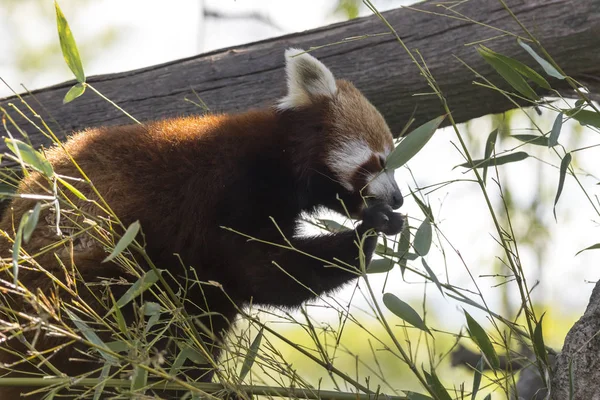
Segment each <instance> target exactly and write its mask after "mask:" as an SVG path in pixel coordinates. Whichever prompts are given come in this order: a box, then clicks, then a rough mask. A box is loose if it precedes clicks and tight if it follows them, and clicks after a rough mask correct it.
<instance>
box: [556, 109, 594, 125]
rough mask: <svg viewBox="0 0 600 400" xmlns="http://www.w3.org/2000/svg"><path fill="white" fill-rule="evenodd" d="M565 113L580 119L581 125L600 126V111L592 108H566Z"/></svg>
mask: <svg viewBox="0 0 600 400" xmlns="http://www.w3.org/2000/svg"><path fill="white" fill-rule="evenodd" d="M564 113H565V114H566V115H567V116H569V117H571V118H573V119H574V120H576V121H578V122H579V123H580V124H581V125H590V126H593V127H596V128H600V113H597V112H596V111H591V110H578V109H572V110H565V111H564Z"/></svg>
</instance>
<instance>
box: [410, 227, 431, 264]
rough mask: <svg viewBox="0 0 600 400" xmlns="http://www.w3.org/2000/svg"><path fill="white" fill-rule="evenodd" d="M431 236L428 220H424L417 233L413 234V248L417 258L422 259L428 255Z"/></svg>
mask: <svg viewBox="0 0 600 400" xmlns="http://www.w3.org/2000/svg"><path fill="white" fill-rule="evenodd" d="M432 234H433V232H432V228H431V222H429V218H425V219H424V220H423V222H421V225H420V226H419V228H418V229H417V233H415V238H414V241H413V248H414V249H415V252H416V253H417V254H418V255H419V256H421V257H423V256H425V255H427V253H429V249H430V248H431V240H432Z"/></svg>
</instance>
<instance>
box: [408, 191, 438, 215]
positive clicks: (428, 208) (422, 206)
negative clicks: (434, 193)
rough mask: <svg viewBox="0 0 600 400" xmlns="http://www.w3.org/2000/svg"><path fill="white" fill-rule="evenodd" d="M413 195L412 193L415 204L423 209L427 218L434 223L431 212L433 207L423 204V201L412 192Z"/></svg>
mask: <svg viewBox="0 0 600 400" xmlns="http://www.w3.org/2000/svg"><path fill="white" fill-rule="evenodd" d="M411 193H412V197H413V199H415V202H416V203H417V205H418V206H419V208H420V209H421V212H422V213H423V214H424V215H425V216H426V217H427V218H429V220H430V221H433V212H431V207H430V206H429V205H428V204H425V203H424V202H422V201H421V199H419V197H418V196H417V195H416V194H415V192H411Z"/></svg>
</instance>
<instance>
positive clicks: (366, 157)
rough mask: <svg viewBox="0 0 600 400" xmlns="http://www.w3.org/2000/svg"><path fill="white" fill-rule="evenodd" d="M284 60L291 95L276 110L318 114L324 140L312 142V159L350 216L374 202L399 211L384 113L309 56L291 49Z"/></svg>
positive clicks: (320, 132) (400, 197)
mask: <svg viewBox="0 0 600 400" xmlns="http://www.w3.org/2000/svg"><path fill="white" fill-rule="evenodd" d="M285 57H286V74H287V84H288V93H287V95H286V96H285V97H284V98H283V99H281V100H280V101H279V104H278V106H277V107H278V109H279V110H280V111H283V112H288V111H289V112H294V111H296V112H302V110H310V109H313V113H312V114H311V115H315V110H314V109H315V108H316V109H317V110H316V115H318V118H319V119H320V123H319V136H320V137H319V138H318V140H317V141H316V142H315V141H314V140H311V141H312V142H314V143H316V144H315V145H313V146H312V147H313V148H312V149H311V153H312V154H313V155H314V158H317V159H318V161H317V163H318V164H320V165H319V167H321V168H319V169H323V170H324V171H325V174H327V175H330V176H328V178H329V179H330V180H331V181H332V182H336V183H337V184H338V185H339V186H340V190H339V192H340V193H338V194H339V195H340V197H341V198H342V200H344V202H345V203H346V208H347V209H348V211H349V212H350V213H351V214H352V215H353V216H357V215H359V214H360V212H361V210H362V209H363V207H364V206H365V205H366V204H367V203H370V202H385V203H387V204H389V205H390V206H391V207H392V208H394V209H396V208H398V207H400V206H401V205H402V195H401V193H400V190H399V189H398V185H397V184H396V181H395V179H394V172H393V171H389V170H386V168H385V160H386V158H387V156H388V155H389V154H390V152H391V151H392V149H393V148H394V143H393V138H392V134H391V132H390V129H389V127H388V126H387V124H386V122H385V120H384V119H383V117H382V116H381V114H380V113H379V111H377V109H376V108H375V107H374V106H373V105H372V104H371V103H370V102H369V101H368V100H367V99H366V98H365V97H364V96H363V95H362V93H361V92H360V91H359V90H358V89H356V87H354V85H353V84H352V83H350V82H348V81H344V80H336V79H335V78H334V76H333V74H332V73H331V71H330V70H329V69H328V68H327V67H326V66H325V65H323V63H321V62H320V61H319V60H317V59H316V58H314V57H313V56H311V55H310V54H308V53H305V52H303V50H299V49H288V50H287V51H286V52H285ZM306 139H307V140H308V138H306ZM298 140H301V138H299V139H298ZM315 147H318V148H315ZM314 162H315V160H314V159H313V160H312V163H314ZM313 168H317V167H313ZM321 173H323V172H321ZM329 205H330V206H333V208H334V209H338V208H337V207H335V205H333V204H331V203H330V204H329Z"/></svg>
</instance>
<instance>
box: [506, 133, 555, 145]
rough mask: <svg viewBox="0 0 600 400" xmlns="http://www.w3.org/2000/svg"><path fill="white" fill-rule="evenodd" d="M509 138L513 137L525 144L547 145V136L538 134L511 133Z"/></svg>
mask: <svg viewBox="0 0 600 400" xmlns="http://www.w3.org/2000/svg"><path fill="white" fill-rule="evenodd" d="M511 138H515V139H517V140H518V141H520V142H524V143H527V144H535V145H537V146H546V147H548V138H547V137H546V136H540V135H512V136H511Z"/></svg>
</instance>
